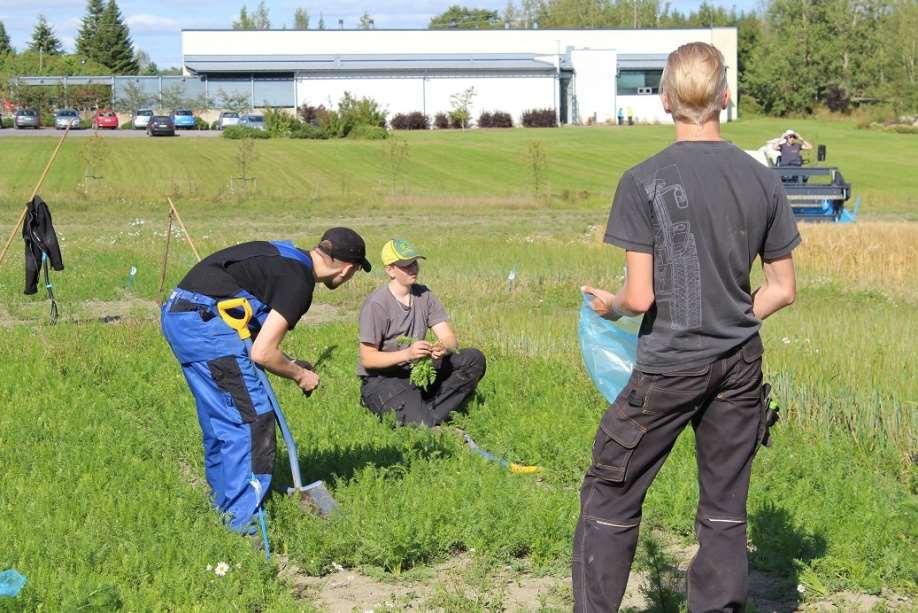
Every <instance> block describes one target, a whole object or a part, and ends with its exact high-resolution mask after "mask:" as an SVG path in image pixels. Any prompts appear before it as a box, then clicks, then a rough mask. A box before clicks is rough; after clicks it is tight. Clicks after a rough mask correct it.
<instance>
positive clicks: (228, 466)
mask: <svg viewBox="0 0 918 613" xmlns="http://www.w3.org/2000/svg"><path fill="white" fill-rule="evenodd" d="M272 244H273V245H274V246H275V247H276V248H277V250H278V254H279V256H280V257H285V258H290V259H294V260H296V261H298V262H300V263H302V264H303V265H304V266H306V267H307V268H308V269H310V270H312V260H311V259H310V258H309V257H308V256H307V255H305V254H304V253H303V252H301V251H300V250H298V249H296V248H295V247H294V246H293V245H292V244H291V243H288V242H281V241H277V242H273V243H272ZM236 296H237V297H244V298H246V299H248V301H249V303H250V304H251V306H252V311H253V315H252V319H251V321H250V323H249V328H250V329H251V330H252V333H253V334H257V332H258V330H259V329H261V326H262V324H264V321H265V319H266V318H267V316H268V313H270V312H271V307H269V306H268V305H265V304H263V303H262V302H261V301H260V300H258V299H257V298H255V296H253V295H252V294H250V293H249V292H247V291H241V292H239V293H238V294H236ZM217 302H218V300H215V299H214V298H211V297H210V296H205V295H203V294H198V293H196V292H191V291H188V290H184V289H181V288H176V289H175V290H174V291H173V292H172V294H171V295H170V296H169V299H168V300H167V301H166V303H165V304H164V305H163V308H162V314H161V322H162V328H163V335H164V336H165V337H166V341H167V342H168V343H169V346H170V347H171V348H172V352H173V353H174V354H175V357H176V359H177V360H178V361H179V364H181V366H182V372H183V373H184V374H185V379H186V380H187V381H188V387H190V388H191V393H192V395H194V399H195V403H196V405H197V412H198V422H199V423H200V425H201V432H202V434H203V443H204V471H205V475H206V476H207V482H208V483H209V484H210V488H211V492H212V500H213V503H214V506H215V507H216V508H217V510H219V511H220V512H221V513H224V514H226V519H227V521H228V523H229V526H230V528H231V529H233V530H235V531H237V532H243V533H254V532H255V525H254V523H253V522H252V516H253V515H254V514H255V513H256V512H257V510H258V507H259V506H260V505H261V502H262V499H263V496H264V495H265V494H267V492H268V491H269V489H270V487H271V473H272V471H273V469H274V455H275V450H276V446H277V443H276V439H275V435H274V421H275V417H274V405H275V403H276V402H277V400H276V399H275V397H274V392H273V390H272V389H271V387H270V383H268V380H267V378H266V377H264V376H260V375H259V373H258V372H257V371H256V369H258V368H260V366H258V365H257V364H255V363H254V362H252V360H251V358H250V357H249V352H248V349H247V347H246V345H245V343H244V342H243V341H242V340H241V339H240V338H239V335H238V333H237V332H236V331H235V330H233V329H232V328H230V327H229V326H228V325H227V324H226V323H225V322H224V321H223V320H222V319H221V318H220V316H219V315H218V314H217V309H216V303H217ZM262 381H264V383H262ZM265 384H267V386H266V385H265ZM253 474H254V476H255V478H256V479H257V480H258V481H259V483H260V485H261V487H260V493H261V495H259V492H256V489H255V488H254V487H253V486H252V485H251V484H250V481H251V480H252V475H253Z"/></svg>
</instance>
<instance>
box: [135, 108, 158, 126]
mask: <svg viewBox="0 0 918 613" xmlns="http://www.w3.org/2000/svg"><path fill="white" fill-rule="evenodd" d="M151 117H153V109H138V110H137V112H136V113H134V117H133V119H132V120H131V125H132V126H133V127H134V129H135V130H146V129H147V124H149V123H150V118H151Z"/></svg>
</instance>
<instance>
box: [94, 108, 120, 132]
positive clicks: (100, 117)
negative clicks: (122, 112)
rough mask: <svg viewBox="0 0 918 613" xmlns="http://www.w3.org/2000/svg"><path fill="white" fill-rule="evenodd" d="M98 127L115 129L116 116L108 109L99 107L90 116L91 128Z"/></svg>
mask: <svg viewBox="0 0 918 613" xmlns="http://www.w3.org/2000/svg"><path fill="white" fill-rule="evenodd" d="M98 128H110V129H112V130H117V129H118V116H117V115H115V113H114V112H113V111H110V110H108V109H99V110H98V111H96V114H95V115H93V116H92V129H93V130H96V129H98Z"/></svg>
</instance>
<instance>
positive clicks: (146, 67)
mask: <svg viewBox="0 0 918 613" xmlns="http://www.w3.org/2000/svg"><path fill="white" fill-rule="evenodd" d="M134 61H135V62H137V74H140V75H144V76H154V75H158V74H159V66H157V65H156V62H154V61H153V60H152V59H151V58H150V54H149V53H147V52H146V51H144V50H143V49H140V48H138V49H135V51H134Z"/></svg>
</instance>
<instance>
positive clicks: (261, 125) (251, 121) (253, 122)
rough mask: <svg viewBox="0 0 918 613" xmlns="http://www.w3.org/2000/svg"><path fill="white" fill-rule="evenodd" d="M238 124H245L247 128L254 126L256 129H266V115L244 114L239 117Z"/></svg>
mask: <svg viewBox="0 0 918 613" xmlns="http://www.w3.org/2000/svg"><path fill="white" fill-rule="evenodd" d="M236 125H240V126H245V127H247V128H254V129H255V130H264V129H265V116H264V115H243V116H241V117H240V118H239V123H238V124H236Z"/></svg>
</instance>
